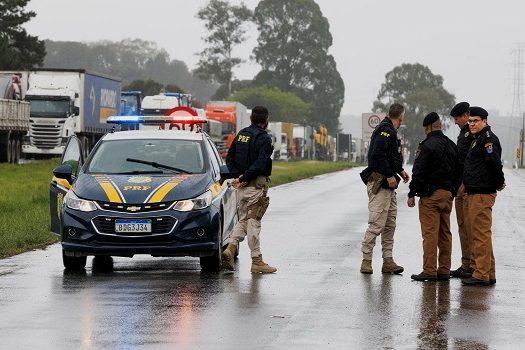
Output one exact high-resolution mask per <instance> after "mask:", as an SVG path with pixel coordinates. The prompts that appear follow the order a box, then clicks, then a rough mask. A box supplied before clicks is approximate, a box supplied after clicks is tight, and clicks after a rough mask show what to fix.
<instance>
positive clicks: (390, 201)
mask: <svg viewBox="0 0 525 350" xmlns="http://www.w3.org/2000/svg"><path fill="white" fill-rule="evenodd" d="M404 117H405V108H404V107H403V106H402V105H401V104H399V103H394V104H392V105H391V106H390V108H389V110H388V116H386V117H385V118H384V119H383V120H382V121H381V123H379V125H378V126H377V127H376V128H375V129H374V132H373V133H372V137H371V140H370V148H369V149H368V167H367V168H366V169H365V170H363V171H362V172H361V174H360V175H361V179H362V180H363V182H364V183H365V184H366V190H367V194H368V229H367V230H366V232H365V237H364V239H363V243H362V245H361V252H362V253H363V261H362V262H361V268H360V271H361V273H366V274H371V273H373V270H372V253H373V250H374V246H375V244H376V238H377V237H378V236H379V235H381V245H382V251H383V266H382V267H381V272H382V273H395V274H400V273H402V272H403V271H404V269H403V267H402V266H399V265H397V264H396V262H395V261H394V258H393V256H392V250H393V248H394V231H395V229H396V217H397V198H396V192H395V189H396V188H397V185H398V183H399V182H400V181H401V178H402V179H403V181H404V182H405V183H406V182H408V180H409V176H408V174H407V173H406V171H405V170H404V169H403V159H402V157H401V153H400V145H399V141H398V138H397V131H396V130H397V129H398V128H399V127H400V126H401V123H403V118H404ZM397 174H399V176H401V178H400V177H399V176H398V175H397Z"/></svg>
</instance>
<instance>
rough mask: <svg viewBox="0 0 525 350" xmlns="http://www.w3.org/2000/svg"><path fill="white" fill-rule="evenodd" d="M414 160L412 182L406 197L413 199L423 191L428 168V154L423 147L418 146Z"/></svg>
mask: <svg viewBox="0 0 525 350" xmlns="http://www.w3.org/2000/svg"><path fill="white" fill-rule="evenodd" d="M417 152H418V153H417V155H416V159H415V160H414V167H413V168H412V181H410V185H409V186H408V188H409V189H410V192H409V193H408V197H409V198H410V197H415V196H416V195H418V194H420V193H421V192H422V191H423V190H424V186H425V179H426V178H427V172H428V170H427V169H428V168H429V161H430V152H429V151H428V149H426V148H425V146H424V145H420V146H419V148H418V151H417Z"/></svg>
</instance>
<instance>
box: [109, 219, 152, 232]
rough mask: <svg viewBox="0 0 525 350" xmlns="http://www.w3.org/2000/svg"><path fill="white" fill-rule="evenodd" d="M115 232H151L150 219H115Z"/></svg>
mask: <svg viewBox="0 0 525 350" xmlns="http://www.w3.org/2000/svg"><path fill="white" fill-rule="evenodd" d="M115 232H151V220H115Z"/></svg>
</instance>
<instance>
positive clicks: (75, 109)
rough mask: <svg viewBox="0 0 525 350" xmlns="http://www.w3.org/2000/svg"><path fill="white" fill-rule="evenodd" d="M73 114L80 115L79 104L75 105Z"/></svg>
mask: <svg viewBox="0 0 525 350" xmlns="http://www.w3.org/2000/svg"><path fill="white" fill-rule="evenodd" d="M73 114H74V115H80V108H78V107H77V106H75V107H73Z"/></svg>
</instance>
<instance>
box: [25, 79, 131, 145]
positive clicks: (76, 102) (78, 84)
mask: <svg viewBox="0 0 525 350" xmlns="http://www.w3.org/2000/svg"><path fill="white" fill-rule="evenodd" d="M120 85H121V83H120V80H118V79H116V78H112V77H108V76H104V75H100V74H96V73H90V72H87V71H85V70H83V69H37V70H32V71H30V72H29V78H28V89H27V93H26V96H25V99H26V100H27V101H29V102H30V103H31V118H30V125H29V135H28V137H26V138H24V142H23V145H22V151H23V152H24V153H26V154H49V155H60V154H62V153H63V151H64V148H65V144H66V142H67V140H68V137H70V136H71V135H76V136H77V137H78V139H79V140H80V142H81V143H82V146H83V147H82V148H83V150H84V152H86V155H87V154H88V153H89V150H90V149H91V148H92V147H93V146H94V144H95V143H96V142H97V141H98V139H99V138H100V137H101V136H102V135H103V134H105V133H106V132H108V131H110V130H111V128H112V126H111V125H108V124H106V119H107V118H108V117H109V116H111V115H117V114H118V112H119V111H120Z"/></svg>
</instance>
